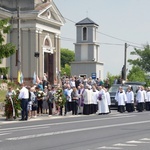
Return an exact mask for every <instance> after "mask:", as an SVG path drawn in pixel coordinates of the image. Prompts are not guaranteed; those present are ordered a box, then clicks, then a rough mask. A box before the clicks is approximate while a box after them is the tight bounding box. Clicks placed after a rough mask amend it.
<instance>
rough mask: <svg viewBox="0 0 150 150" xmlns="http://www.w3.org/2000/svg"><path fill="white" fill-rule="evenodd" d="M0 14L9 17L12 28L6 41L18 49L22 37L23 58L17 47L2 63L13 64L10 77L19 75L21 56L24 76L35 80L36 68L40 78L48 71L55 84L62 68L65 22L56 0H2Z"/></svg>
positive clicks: (2, 17) (21, 49) (4, 64)
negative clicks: (62, 42)
mask: <svg viewBox="0 0 150 150" xmlns="http://www.w3.org/2000/svg"><path fill="white" fill-rule="evenodd" d="M18 7H19V9H18ZM18 11H19V12H18ZM18 14H19V19H18ZM0 18H1V19H4V18H10V24H11V26H12V29H11V32H10V34H9V35H8V37H7V42H11V43H13V44H15V45H16V50H17V51H18V48H19V46H18V44H19V42H18V41H19V40H20V49H19V52H20V55H21V56H20V58H18V54H17V51H16V54H14V55H13V56H11V57H10V58H8V59H5V60H3V63H2V64H0V66H5V67H10V70H9V74H8V77H9V78H10V79H12V80H15V79H17V70H18V59H19V61H20V64H21V65H20V66H21V72H22V74H23V76H24V80H28V81H30V80H32V78H33V74H34V72H36V74H37V75H38V77H39V78H40V79H42V77H43V74H44V73H47V75H48V81H50V83H52V84H53V83H54V81H56V80H57V74H58V73H59V71H60V70H61V68H60V34H61V31H60V30H61V26H63V25H64V23H65V20H64V18H63V16H62V14H61V13H60V11H59V10H58V8H57V7H56V5H55V4H54V2H53V0H0ZM18 20H20V37H19V39H18V35H19V34H18Z"/></svg>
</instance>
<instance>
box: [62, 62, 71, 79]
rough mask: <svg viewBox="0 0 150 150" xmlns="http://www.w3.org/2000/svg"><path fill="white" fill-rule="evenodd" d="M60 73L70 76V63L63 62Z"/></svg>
mask: <svg viewBox="0 0 150 150" xmlns="http://www.w3.org/2000/svg"><path fill="white" fill-rule="evenodd" d="M61 74H62V75H67V76H70V75H71V67H70V65H68V64H65V67H64V68H61Z"/></svg>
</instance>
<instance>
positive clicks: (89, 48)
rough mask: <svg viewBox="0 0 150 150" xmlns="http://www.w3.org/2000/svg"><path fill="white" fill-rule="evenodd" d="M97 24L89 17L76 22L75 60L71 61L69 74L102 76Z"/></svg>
mask: <svg viewBox="0 0 150 150" xmlns="http://www.w3.org/2000/svg"><path fill="white" fill-rule="evenodd" d="M98 27H99V25H98V24H97V23H95V22H94V21H92V20H91V19H90V18H85V19H83V20H81V21H80V22H78V23H76V29H77V30H76V43H75V61H74V62H72V63H71V75H80V74H82V75H87V76H88V77H90V76H91V74H92V73H94V74H96V75H97V77H102V76H103V63H101V62H100V51H99V44H98V39H97V30H98Z"/></svg>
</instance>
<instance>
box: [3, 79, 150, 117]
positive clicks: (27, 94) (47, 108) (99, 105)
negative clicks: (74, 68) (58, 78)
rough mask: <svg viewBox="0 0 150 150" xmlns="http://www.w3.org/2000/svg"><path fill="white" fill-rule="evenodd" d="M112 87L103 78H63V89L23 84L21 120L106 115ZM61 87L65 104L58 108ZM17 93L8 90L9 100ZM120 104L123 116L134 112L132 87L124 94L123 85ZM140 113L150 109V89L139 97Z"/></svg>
mask: <svg viewBox="0 0 150 150" xmlns="http://www.w3.org/2000/svg"><path fill="white" fill-rule="evenodd" d="M109 87H110V84H109V80H108V79H107V80H106V81H105V82H103V81H102V80H101V79H100V78H98V79H92V78H91V77H90V78H86V77H83V78H79V77H72V78H67V77H65V78H62V84H61V86H60V85H58V86H53V85H50V84H48V82H46V79H45V80H44V81H40V82H39V83H38V84H36V85H34V86H32V87H30V86H26V85H25V84H21V89H20V92H19V96H18V99H20V100H21V108H22V110H21V120H28V119H30V118H35V117H37V116H40V115H42V114H48V116H52V115H56V114H57V115H67V114H68V113H72V115H77V114H83V115H90V114H98V115H104V114H109V113H111V110H110V106H111V99H110V94H109V92H108V89H109ZM60 88H62V91H63V93H62V94H63V96H64V98H65V103H64V104H63V105H58V103H57V95H56V93H57V90H58V89H60ZM13 94H14V90H13V89H12V88H11V87H9V90H8V92H7V95H6V97H8V96H11V95H13ZM115 99H116V101H117V102H118V111H119V112H121V113H123V112H125V108H126V111H128V112H133V111H134V110H135V109H134V107H135V105H134V104H135V95H134V93H133V90H132V87H131V86H128V89H127V91H124V90H123V89H122V87H121V86H120V87H119V89H118V91H116V96H115ZM136 101H137V110H138V111H139V112H141V111H143V110H144V104H146V110H150V88H148V90H147V92H146V91H145V90H144V88H143V87H142V86H141V87H139V89H138V91H137V94H136Z"/></svg>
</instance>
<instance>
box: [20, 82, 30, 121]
mask: <svg viewBox="0 0 150 150" xmlns="http://www.w3.org/2000/svg"><path fill="white" fill-rule="evenodd" d="M21 87H22V88H21V90H20V93H19V96H18V99H20V100H21V108H22V111H21V120H22V121H23V120H28V109H27V106H28V99H29V90H28V89H27V88H26V87H25V85H24V84H21Z"/></svg>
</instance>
